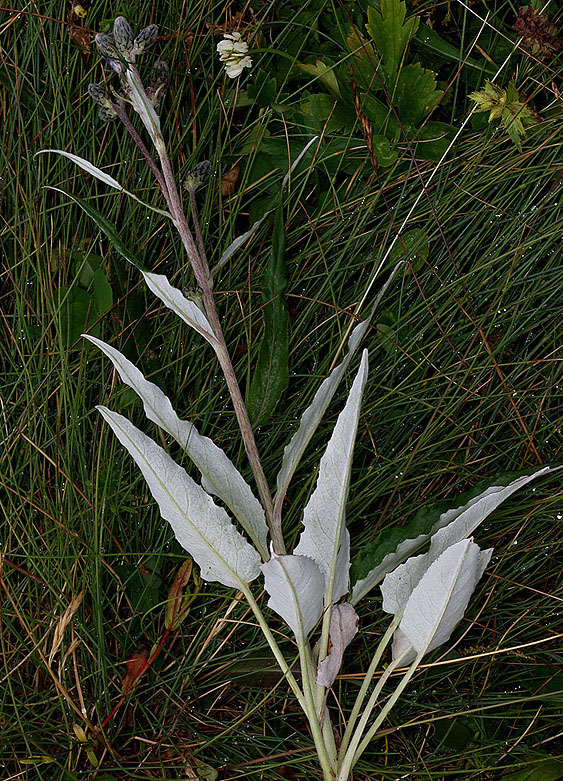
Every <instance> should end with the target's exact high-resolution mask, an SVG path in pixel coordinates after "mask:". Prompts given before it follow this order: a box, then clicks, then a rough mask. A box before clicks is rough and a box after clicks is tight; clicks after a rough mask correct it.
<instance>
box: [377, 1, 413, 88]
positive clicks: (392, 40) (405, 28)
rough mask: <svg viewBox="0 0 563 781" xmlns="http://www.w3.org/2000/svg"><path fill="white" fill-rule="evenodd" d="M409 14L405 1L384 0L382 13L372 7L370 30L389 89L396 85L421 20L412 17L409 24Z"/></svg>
mask: <svg viewBox="0 0 563 781" xmlns="http://www.w3.org/2000/svg"><path fill="white" fill-rule="evenodd" d="M406 13H407V7H406V3H405V2H402V0H381V11H377V10H376V9H375V8H371V7H370V8H368V23H367V24H366V30H367V31H368V33H369V34H370V36H371V37H372V39H373V41H374V43H375V45H376V48H377V51H378V53H379V56H380V57H381V66H382V67H381V70H382V75H383V76H384V81H385V82H386V86H387V87H388V88H389V87H391V86H392V85H393V84H394V83H395V80H396V77H397V73H398V71H399V65H400V63H401V60H402V58H403V54H404V52H405V49H406V47H407V44H408V42H409V40H410V39H411V38H412V37H413V35H414V34H415V32H416V30H417V27H418V17H416V16H411V17H409V19H407V20H406V21H405V16H406Z"/></svg>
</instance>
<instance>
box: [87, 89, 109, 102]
mask: <svg viewBox="0 0 563 781" xmlns="http://www.w3.org/2000/svg"><path fill="white" fill-rule="evenodd" d="M88 94H89V95H90V97H91V98H92V100H94V101H95V102H96V103H99V104H100V106H104V105H105V104H106V103H107V102H109V95H108V93H107V90H106V88H105V87H104V86H103V84H88Z"/></svg>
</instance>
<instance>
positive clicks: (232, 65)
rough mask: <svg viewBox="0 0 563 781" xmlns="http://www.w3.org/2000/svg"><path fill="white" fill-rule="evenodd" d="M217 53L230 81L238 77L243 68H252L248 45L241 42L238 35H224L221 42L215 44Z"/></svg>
mask: <svg viewBox="0 0 563 781" xmlns="http://www.w3.org/2000/svg"><path fill="white" fill-rule="evenodd" d="M217 51H218V52H219V59H220V60H221V62H222V63H223V64H224V65H225V72H226V74H227V76H228V77H229V78H230V79H236V78H237V76H240V74H241V73H242V71H243V69H244V68H251V67H252V60H251V59H250V57H249V56H248V44H247V43H246V41H241V39H240V33H225V35H224V36H223V40H222V41H219V43H218V44H217Z"/></svg>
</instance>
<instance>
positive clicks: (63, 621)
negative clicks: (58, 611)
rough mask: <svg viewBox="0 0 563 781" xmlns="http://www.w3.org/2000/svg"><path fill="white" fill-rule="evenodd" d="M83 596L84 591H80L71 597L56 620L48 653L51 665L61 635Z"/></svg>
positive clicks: (61, 639) (60, 641) (61, 637)
mask: <svg viewBox="0 0 563 781" xmlns="http://www.w3.org/2000/svg"><path fill="white" fill-rule="evenodd" d="M83 597H84V592H83V591H81V592H80V594H78V595H77V596H76V597H73V598H72V600H71V601H70V604H69V606H68V607H67V609H66V610H65V612H64V613H63V614H62V616H61V617H60V618H59V620H58V621H57V625H56V627H55V631H54V633H53V642H52V645H51V652H50V654H49V659H48V664H49V666H51V662H52V661H53V659H54V658H55V654H56V653H57V651H58V650H59V648H60V646H61V643H62V641H63V636H64V633H65V629H66V628H67V626H68V625H69V624H70V622H71V621H72V617H73V615H74V614H75V613H76V611H77V610H78V608H79V607H80V604H81V602H82V598H83Z"/></svg>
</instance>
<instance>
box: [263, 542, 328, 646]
mask: <svg viewBox="0 0 563 781" xmlns="http://www.w3.org/2000/svg"><path fill="white" fill-rule="evenodd" d="M261 569H262V572H263V573H264V588H265V589H266V591H267V593H268V594H269V595H270V599H269V600H268V605H269V607H271V608H272V610H275V612H276V613H277V614H278V615H279V616H281V617H282V618H283V620H284V621H285V622H286V624H287V625H288V626H289V627H290V628H291V630H292V632H293V634H294V635H295V637H296V638H297V642H298V643H303V642H304V641H305V640H306V639H307V636H308V634H309V632H311V630H312V629H313V627H314V626H315V624H316V623H317V622H318V621H319V620H320V618H321V615H322V612H323V594H324V590H325V585H324V577H323V574H322V572H321V571H320V569H319V567H318V566H317V564H315V562H314V561H313V560H312V559H309V558H307V556H276V555H275V554H274V556H273V557H272V558H271V559H270V561H267V562H266V563H265V564H262V567H261Z"/></svg>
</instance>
